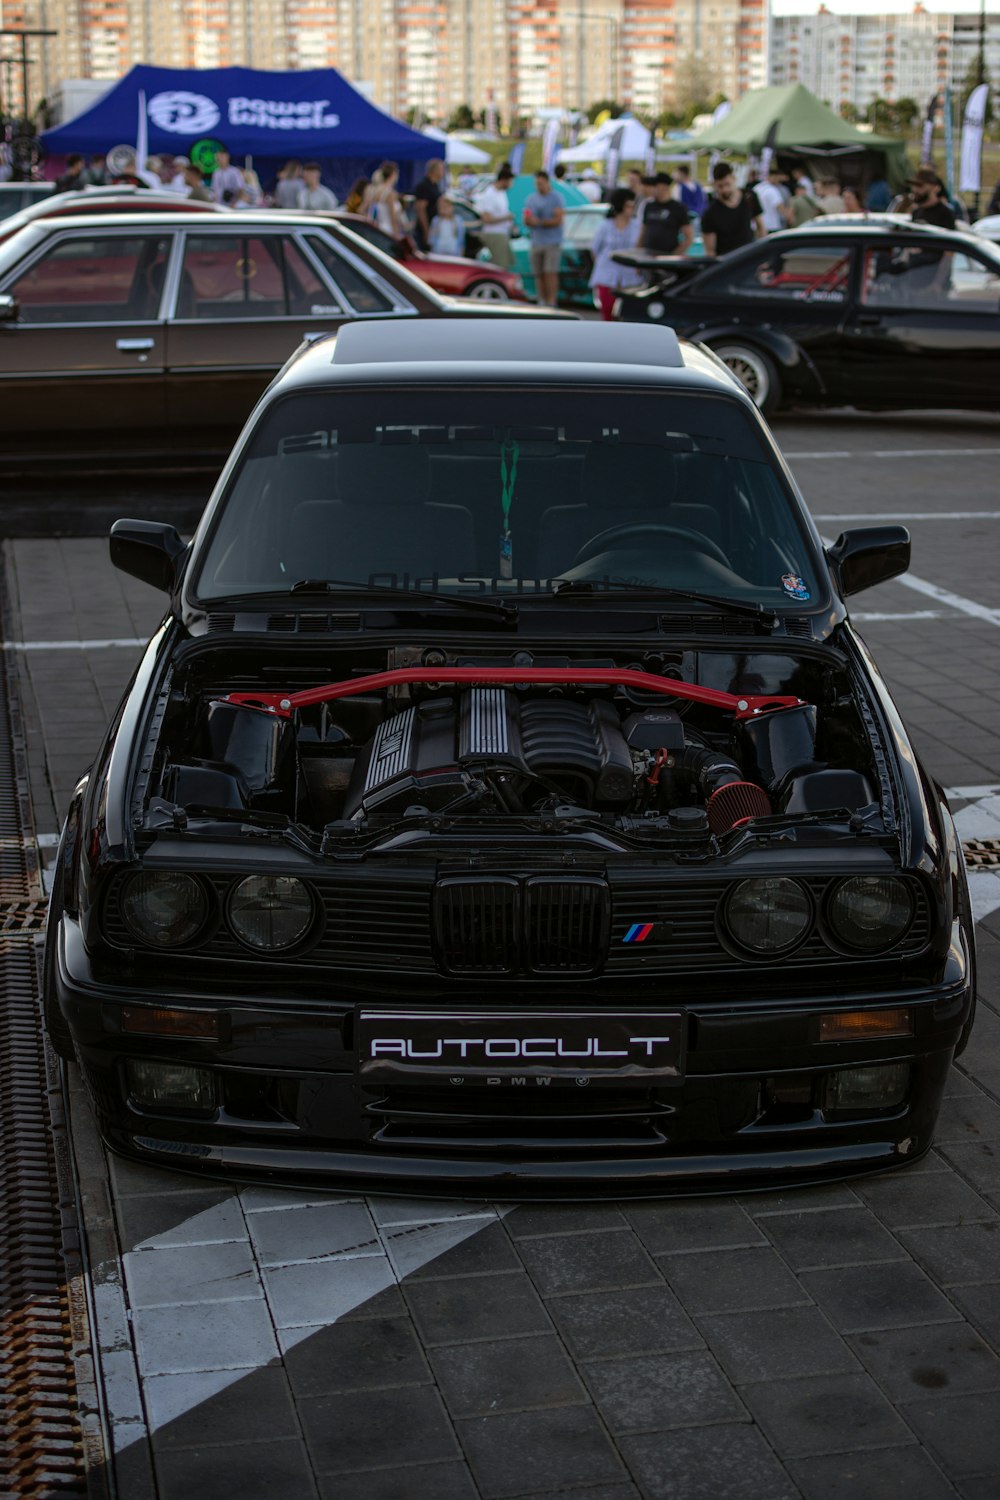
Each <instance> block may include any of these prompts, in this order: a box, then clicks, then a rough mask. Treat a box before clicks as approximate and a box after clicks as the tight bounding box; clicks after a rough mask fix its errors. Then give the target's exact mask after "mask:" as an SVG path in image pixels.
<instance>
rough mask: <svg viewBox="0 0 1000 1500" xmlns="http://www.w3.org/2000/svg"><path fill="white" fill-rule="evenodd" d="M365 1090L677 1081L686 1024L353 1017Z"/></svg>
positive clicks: (619, 1014) (610, 1014) (512, 1016)
mask: <svg viewBox="0 0 1000 1500" xmlns="http://www.w3.org/2000/svg"><path fill="white" fill-rule="evenodd" d="M356 1015H357V1038H358V1044H357V1066H358V1076H359V1078H360V1080H361V1082H362V1083H365V1084H386V1083H396V1084H399V1083H424V1084H426V1083H451V1084H456V1083H476V1084H485V1085H489V1086H493V1087H504V1086H507V1087H512V1086H517V1087H522V1088H539V1087H547V1086H550V1085H552V1084H576V1085H580V1084H589V1083H615V1084H623V1083H624V1084H639V1085H642V1084H645V1085H647V1086H653V1085H663V1084H671V1083H680V1082H681V1081H682V1079H683V1076H684V1071H683V1069H684V1018H683V1016H682V1015H681V1014H680V1013H679V1012H677V1011H661V1012H658V1013H656V1014H650V1015H636V1014H634V1013H630V1012H626V1011H610V1010H605V1011H587V1012H582V1013H581V1012H576V1013H574V1012H565V1011H543V1012H537V1011H536V1012H532V1013H531V1014H530V1015H527V1014H525V1013H524V1012H523V1011H474V1010H462V1011H413V1010H393V1011H386V1010H365V1009H361V1008H359V1009H358V1011H357V1013H356Z"/></svg>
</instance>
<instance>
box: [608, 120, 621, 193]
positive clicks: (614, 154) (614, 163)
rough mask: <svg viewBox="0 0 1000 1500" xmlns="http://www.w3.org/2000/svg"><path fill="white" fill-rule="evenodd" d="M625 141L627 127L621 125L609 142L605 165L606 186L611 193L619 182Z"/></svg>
mask: <svg viewBox="0 0 1000 1500" xmlns="http://www.w3.org/2000/svg"><path fill="white" fill-rule="evenodd" d="M624 139H625V126H624V125H619V127H618V129H617V130H616V131H615V133H614V135H613V136H612V137H611V140H610V141H609V142H608V155H607V159H606V161H605V163H604V186H605V187H606V188H608V189H609V191H610V190H611V189H612V188H614V187H615V185H616V183H617V182H618V164H619V162H620V161H621V154H622V141H623V140H624Z"/></svg>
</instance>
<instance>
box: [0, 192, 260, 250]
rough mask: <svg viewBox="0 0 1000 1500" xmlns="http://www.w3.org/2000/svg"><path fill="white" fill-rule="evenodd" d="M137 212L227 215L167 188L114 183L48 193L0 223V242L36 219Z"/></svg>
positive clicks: (219, 207)
mask: <svg viewBox="0 0 1000 1500" xmlns="http://www.w3.org/2000/svg"><path fill="white" fill-rule="evenodd" d="M139 209H149V210H151V211H152V210H155V212H156V213H165V212H169V211H170V210H171V209H183V210H184V211H185V212H188V211H190V212H193V213H205V212H207V213H210V214H212V213H214V214H219V213H229V212H231V210H230V209H226V208H222V207H221V205H220V204H218V203H199V202H198V201H197V199H194V198H187V197H185V196H184V195H183V194H181V193H172V192H170V190H169V189H168V188H162V189H160V190H157V189H156V188H136V187H130V186H129V185H128V184H127V183H118V184H112V185H111V186H109V187H106V188H85V189H81V190H80V191H79V192H76V193H52V194H50V195H49V196H48V197H47V198H41V199H40V200H39V201H38V202H37V203H32V204H30V205H29V206H28V207H27V208H21V209H19V210H18V211H17V213H14V214H10V215H9V216H8V217H7V218H6V219H4V220H3V221H2V222H0V243H2V242H3V241H4V240H6V239H9V238H10V236H11V235H12V234H16V233H17V231H18V230H19V229H23V228H24V226H25V224H33V223H34V222H35V220H36V219H61V218H63V217H65V216H67V215H72V214H120V213H131V214H134V213H137V212H138V210H139Z"/></svg>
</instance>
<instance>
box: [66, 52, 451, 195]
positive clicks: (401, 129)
mask: <svg viewBox="0 0 1000 1500" xmlns="http://www.w3.org/2000/svg"><path fill="white" fill-rule="evenodd" d="M140 93H142V94H145V98H146V116H147V128H148V149H149V151H150V152H151V153H154V154H155V153H159V152H170V154H171V155H174V156H178V155H187V154H188V153H189V151H190V150H191V147H192V146H193V145H194V144H195V142H196V141H199V140H204V139H206V138H208V139H211V140H214V141H217V142H219V143H221V144H222V145H224V146H225V147H226V148H227V149H228V150H229V151H230V153H231V154H232V156H233V158H234V160H236V161H237V162H239V161H241V160H242V158H243V157H245V156H252V157H253V164H254V167H255V169H256V170H257V172H258V174H259V175H260V177H261V179H262V181H264V182H267V181H269V180H270V179H273V177H274V175H275V173H276V172H277V170H278V168H279V167H280V166H282V165H283V163H284V162H286V161H288V159H289V158H290V157H298V158H299V160H300V161H310V160H315V161H319V162H321V163H322V165H323V177H324V180H325V181H327V182H329V184H330V186H331V187H332V188H333V189H334V191H335V192H337V193H339V194H340V196H341V197H343V196H344V194H345V192H346V191H347V189H348V188H349V187H350V184H351V182H352V181H353V180H354V178H355V177H359V176H362V175H364V176H370V175H371V173H372V172H373V171H374V170H375V168H376V167H377V166H378V165H379V163H380V162H382V161H384V160H387V159H388V160H390V161H395V162H398V163H399V168H400V186H401V187H403V188H404V189H406V188H408V187H410V186H412V183H413V181H414V180H416V179H417V178H419V177H420V176H421V175H422V172H423V168H424V165H425V164H426V162H427V161H429V160H430V159H431V158H432V157H441V158H443V157H444V151H445V143H444V142H443V141H435V140H431V139H429V138H428V137H427V136H425V135H421V134H420V132H419V131H417V130H411V129H410V128H409V126H407V125H404V124H402V123H401V122H400V121H399V120H394V119H393V118H392V116H391V115H387V114H386V113H385V111H384V110H381V109H379V108H378V106H377V105H375V104H372V103H371V102H370V101H369V100H368V99H366V98H365V97H364V95H363V94H359V93H358V91H357V89H356V88H353V87H352V86H351V84H349V83H348V82H347V80H346V78H343V77H342V76H341V75H340V73H338V72H337V70H336V69H335V68H316V69H313V70H310V71H306V72H301V73H265V72H261V71H259V70H258V69H256V68H207V69H204V70H196V69H187V68H149V67H145V66H138V67H134V68H132V69H131V71H130V72H128V73H126V75H125V77H124V78H122V79H121V80H120V81H119V82H118V83H116V84H115V85H114V87H113V88H111V89H109V90H108V92H107V93H106V94H105V95H104V96H103V98H101V99H99V100H98V101H97V103H96V104H94V105H92V106H91V108H90V109H88V110H85V111H84V112H83V114H81V115H77V117H76V119H74V120H66V121H65V122H64V123H63V124H62V125H58V126H56V127H55V128H54V129H52V130H46V131H45V132H44V133H43V135H42V137H41V139H42V145H43V146H44V148H45V150H46V152H47V153H48V154H49V155H50V156H64V155H66V154H67V153H68V152H71V151H79V152H81V153H82V154H86V155H90V154H92V153H93V152H95V151H108V150H109V149H110V148H111V147H112V146H116V145H119V144H126V143H128V142H134V141H135V140H136V138H137V135H138V128H139V98H140Z"/></svg>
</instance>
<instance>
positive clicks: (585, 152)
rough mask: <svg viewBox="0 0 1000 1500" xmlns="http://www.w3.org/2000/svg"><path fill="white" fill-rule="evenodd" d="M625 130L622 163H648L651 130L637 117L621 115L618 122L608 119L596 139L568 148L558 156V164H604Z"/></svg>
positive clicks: (598, 129)
mask: <svg viewBox="0 0 1000 1500" xmlns="http://www.w3.org/2000/svg"><path fill="white" fill-rule="evenodd" d="M623 128H624V134H623V135H622V143H621V149H620V151H619V153H618V159H619V161H644V160H645V156H646V152H647V151H648V150H649V131H648V130H647V129H646V127H645V125H643V124H642V122H641V121H640V120H637V119H635V117H634V116H633V115H620V116H619V118H618V119H617V120H605V122H604V124H603V125H600V126H598V128H597V129H596V130H595V131H594V133H593V135H592V136H588V138H587V140H585V141H581V142H580V144H579V145H578V146H567V147H565V148H564V149H563V150H562V151H560V152H559V155H558V156H557V157H556V160H557V161H565V162H581V161H584V162H586V161H604V159H605V157H606V156H607V154H608V152H609V151H610V150H611V142H612V141H613V140H614V137H615V133H616V131H618V130H621V129H623Z"/></svg>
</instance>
